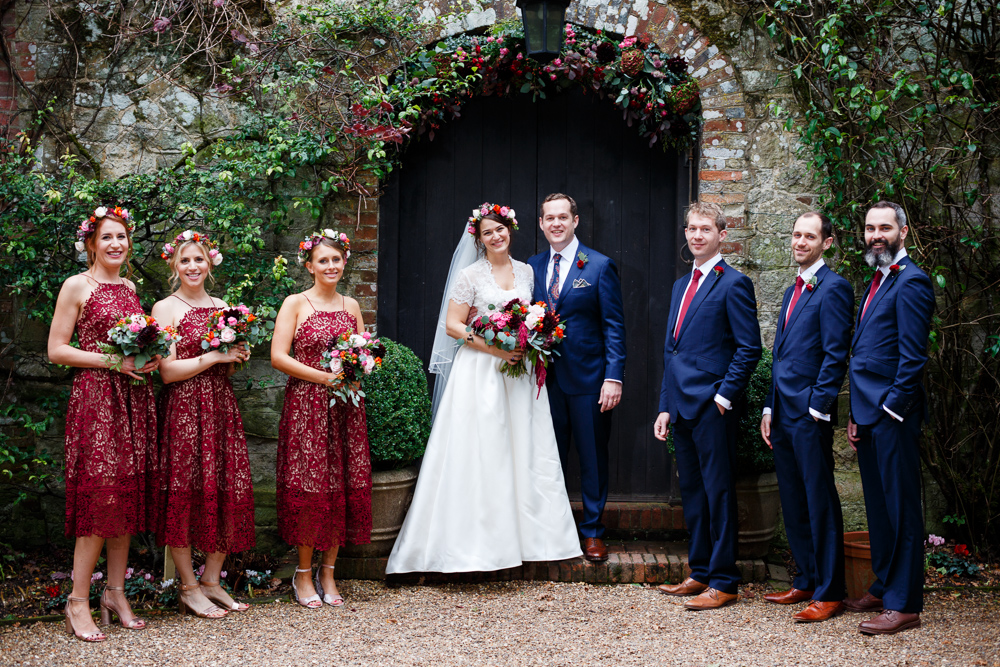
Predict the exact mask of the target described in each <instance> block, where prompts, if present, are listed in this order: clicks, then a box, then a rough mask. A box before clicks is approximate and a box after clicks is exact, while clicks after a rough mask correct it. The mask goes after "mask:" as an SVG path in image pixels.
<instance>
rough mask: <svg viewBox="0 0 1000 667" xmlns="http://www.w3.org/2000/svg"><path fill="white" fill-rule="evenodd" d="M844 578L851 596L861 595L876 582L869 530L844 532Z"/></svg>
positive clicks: (857, 596)
mask: <svg viewBox="0 0 1000 667" xmlns="http://www.w3.org/2000/svg"><path fill="white" fill-rule="evenodd" d="M844 579H845V580H846V582H847V597H849V598H859V597H861V596H862V595H864V594H865V593H866V592H867V591H868V589H869V588H870V587H871V585H872V584H873V583H875V571H874V570H872V547H871V544H870V543H869V542H868V531H867V530H864V531H855V532H849V533H844Z"/></svg>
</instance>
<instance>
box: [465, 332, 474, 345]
mask: <svg viewBox="0 0 1000 667" xmlns="http://www.w3.org/2000/svg"><path fill="white" fill-rule="evenodd" d="M465 340H467V341H469V343H472V342H474V341H475V340H476V336H475V334H471V333H470V334H469V337H468V338H466V339H465Z"/></svg>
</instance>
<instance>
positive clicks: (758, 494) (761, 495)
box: [736, 472, 781, 558]
mask: <svg viewBox="0 0 1000 667" xmlns="http://www.w3.org/2000/svg"><path fill="white" fill-rule="evenodd" d="M780 509H781V498H780V497H779V496H778V475H777V473H773V472H766V473H764V474H762V475H749V476H747V477H738V478H737V479H736V513H737V517H738V519H739V548H738V550H737V555H738V557H739V558H763V557H764V556H766V555H767V552H768V550H769V549H770V548H771V539H772V538H774V533H775V532H776V531H777V529H778V511H779V510H780Z"/></svg>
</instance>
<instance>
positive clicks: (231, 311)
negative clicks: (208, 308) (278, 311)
mask: <svg viewBox="0 0 1000 667" xmlns="http://www.w3.org/2000/svg"><path fill="white" fill-rule="evenodd" d="M206 325H207V327H206V330H205V333H204V334H203V335H202V337H201V349H203V350H218V351H219V352H222V353H223V354H225V353H227V352H229V350H231V349H232V348H233V347H234V346H236V345H237V344H238V343H240V342H245V343H246V344H247V346H248V347H253V346H254V345H257V344H259V343H262V342H264V341H265V340H267V338H268V336H269V335H270V331H271V330H272V329H274V320H273V319H267V318H266V317H263V316H262V315H260V314H256V313H254V312H253V311H252V310H250V309H249V308H247V307H246V306H244V305H243V304H242V303H241V304H239V305H237V306H230V307H228V308H222V309H220V310H217V311H215V312H214V313H212V314H211V315H209V316H208V319H207V320H206Z"/></svg>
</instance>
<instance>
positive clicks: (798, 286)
mask: <svg viewBox="0 0 1000 667" xmlns="http://www.w3.org/2000/svg"><path fill="white" fill-rule="evenodd" d="M805 284H806V281H804V280H802V276H798V277H796V278H795V291H794V292H792V300H791V301H789V302H788V312H787V313H785V321H784V323H783V324H782V325H781V328H782V329H784V328H785V327H786V326H788V320H790V319H792V311H793V310H795V304H797V303H798V302H799V297H800V296H802V286H803V285H805Z"/></svg>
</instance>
